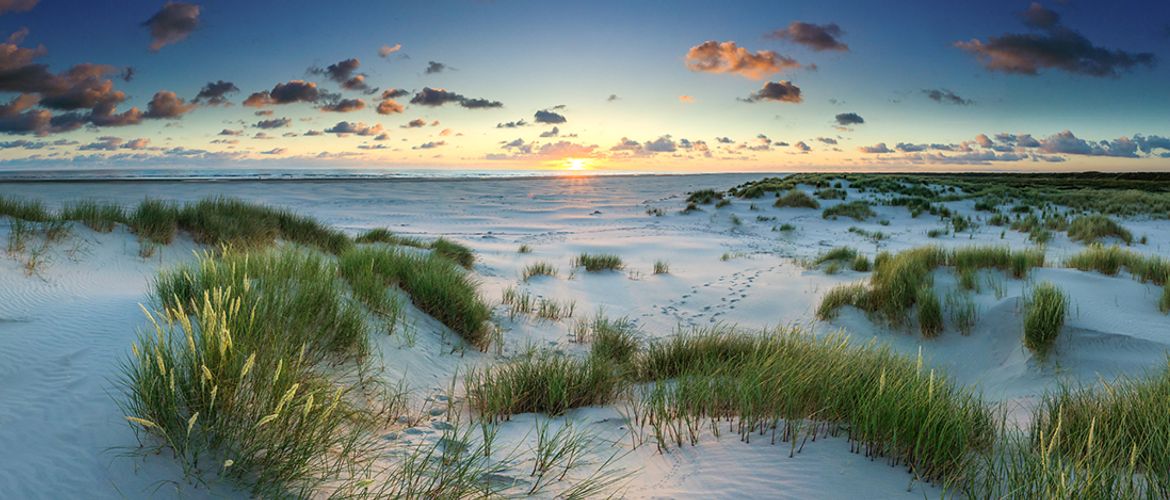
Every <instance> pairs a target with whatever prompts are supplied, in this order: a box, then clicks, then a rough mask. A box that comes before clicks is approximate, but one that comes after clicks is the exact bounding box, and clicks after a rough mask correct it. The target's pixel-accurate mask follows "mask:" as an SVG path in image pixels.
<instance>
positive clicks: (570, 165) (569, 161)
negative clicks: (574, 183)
mask: <svg viewBox="0 0 1170 500" xmlns="http://www.w3.org/2000/svg"><path fill="white" fill-rule="evenodd" d="M588 168H589V161H588V160H586V159H584V158H565V170H586V169H588Z"/></svg>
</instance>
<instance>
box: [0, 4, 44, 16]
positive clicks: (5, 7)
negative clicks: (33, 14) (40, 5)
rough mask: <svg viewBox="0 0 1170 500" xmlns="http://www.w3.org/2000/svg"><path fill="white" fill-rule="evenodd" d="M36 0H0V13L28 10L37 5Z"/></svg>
mask: <svg viewBox="0 0 1170 500" xmlns="http://www.w3.org/2000/svg"><path fill="white" fill-rule="evenodd" d="M37 1H38V0H0V15H4V14H7V13H9V12H28V11H30V10H32V8H33V7H36V6H37Z"/></svg>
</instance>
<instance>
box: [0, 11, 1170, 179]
mask: <svg viewBox="0 0 1170 500" xmlns="http://www.w3.org/2000/svg"><path fill="white" fill-rule="evenodd" d="M10 3H12V4H15V5H17V6H16V7H15V8H10V9H12V10H10V11H8V12H4V13H0V30H3V32H4V34H5V35H6V36H7V35H8V34H12V33H25V32H24V31H22V30H27V34H25V35H23V36H22V37H16V38H10V39H9V41H8V43H7V44H5V48H6V49H7V50H9V55H8V56H7V57H8V60H6V61H0V67H2V68H5V69H7V70H11V71H15V70H16V69H24V68H26V67H27V66H28V65H36V64H44V65H47V66H48V71H49V72H50V73H53V74H59V73H62V72H65V71H66V70H68V69H69V68H71V67H73V66H74V65H78V64H84V63H93V64H104V65H109V66H110V67H111V68H112V69H111V70H110V71H109V72H108V73H106V74H102V75H101V76H99V77H97V78H99V80H90V81H87V82H88V83H86V85H96V84H101V83H104V81H107V80H108V81H109V82H110V84H111V86H112V88H113V89H114V91H121V92H123V93H124V96H123V97H121V98H119V99H116V100H117V110H118V112H119V113H124V112H126V110H128V109H130V108H131V107H136V108H138V110H140V111H142V112H144V113H146V112H147V110H148V103H149V102H150V101H151V99H152V97H156V93H158V92H160V91H168V92H173V93H174V98H175V99H177V100H178V101H174V100H172V101H171V102H172V103H174V102H177V103H178V106H177V109H178V111H177V112H174V113H172V114H169V115H168V114H166V113H154V114H153V116H151V114H150V113H147V116H145V117H143V118H142V119H132V118H133V117H129V118H127V119H126V120H124V122H125V124H123V125H121V126H107V125H104V124H102V122H100V121H99V120H94V119H85V118H78V119H76V120H74V121H75V122H76V123H74V124H73V125H70V126H60V127H58V126H53V127H49V126H48V125H38V126H29V125H28V123H30V121H29V120H20V119H19V118H20V115H17V114H15V113H17V111H10V112H9V116H10V117H11V118H12V120H13V123H14V125H12V126H8V125H3V123H2V120H3V117H0V129H3V132H4V133H5V137H3V138H0V141H3V144H4V146H5V147H4V148H3V149H0V162H2V163H3V165H0V168H70V167H79V168H80V167H87V166H101V167H111V166H114V167H120V166H125V167H147V166H166V165H208V166H228V167H230V166H233V165H250V166H253V165H275V166H301V165H316V166H350V165H352V166H379V167H458V168H567V167H575V168H596V169H634V170H654V169H658V170H671V171H742V170H801V169H814V168H815V169H822V168H862V167H865V168H900V167H910V168H923V169H929V168H952V169H953V168H962V169H972V170H979V169H987V168H995V169H1052V168H1060V169H1081V170H1083V169H1125V170H1151V169H1168V168H1170V158H1167V157H1166V156H1168V155H1170V150H1168V149H1166V148H1165V147H1164V145H1165V144H1170V141H1167V140H1166V139H1165V137H1167V136H1170V120H1168V119H1167V117H1170V85H1167V83H1168V82H1170V69H1168V68H1167V62H1166V60H1167V57H1168V56H1170V50H1168V49H1170V3H1168V2H1164V1H1145V2H1140V1H1133V0H1129V1H1119V2H1109V3H1104V2H1090V1H1087V0H1080V1H1078V0H1068V1H1066V2H1056V1H1051V2H1040V3H1038V4H1036V5H1035V6H1033V5H1032V3H1031V2H1016V1H984V2H941V3H940V2H927V1H902V2H872V1H839V2H815V3H814V2H734V1H728V2H720V3H716V4H713V3H711V2H588V3H569V2H512V1H495V2H486V1H447V2H425V3H424V2H375V1H346V2H335V3H331V4H327V3H322V2H313V3H309V2H295V1H262V2H238V1H237V2H227V1H213V0H207V1H196V2H194V3H189V4H167V3H166V2H155V1H149V2H148V1H127V2H113V1H92V2H60V1H52V0H42V1H40V2H35V1H32V0H22V1H14V2H10ZM21 4H23V5H21ZM0 5H4V4H3V3H0ZM30 5H31V8H26V7H30ZM1028 9H1033V13H1034V14H1035V13H1039V14H1043V15H1044V16H1048V17H1042V19H1047V20H1048V21H1046V22H1047V23H1048V24H1046V25H1044V26H1039V25H1033V26H1026V25H1025V19H1024V12H1025V11H1026V10H1028ZM163 14H168V15H171V16H172V17H171V18H169V19H172V20H173V19H178V20H179V21H184V22H189V23H188V24H185V25H182V26H177V27H176V26H169V25H168V26H163V28H164V29H169V30H171V31H170V32H168V33H169V34H170V35H173V36H174V37H175V38H174V39H168V40H166V41H164V42H163V43H162V44H161V46H160V47H157V48H158V50H151V45H152V31H151V28H152V27H153V26H155V25H154V24H151V25H144V22H145V21H147V20H150V19H155V20H158V19H159V17H160V16H162V17H166V16H163ZM152 16H154V17H152ZM1053 16H1054V17H1053ZM1037 19H1041V18H1040V17H1038V18H1037ZM1053 19H1055V21H1053ZM797 22H799V23H807V26H812V28H811V29H817V30H828V31H829V32H833V33H836V34H835V35H833V39H834V40H835V41H836V42H838V43H840V44H844V45H847V46H848V49H847V50H823V49H824V47H817V46H815V45H814V44H810V43H808V42H801V41H798V40H796V39H795V37H794V36H791V35H790V36H789V37H788V38H782V37H779V38H778V37H774V36H772V37H770V36H767V35H768V34H769V33H773V32H775V31H776V30H785V29H788V28H789V27H790V26H791V25H792V23H797ZM834 26H835V27H836V28H839V30H837V31H833V29H832V28H833V27H834ZM789 33H792V31H789ZM1005 35H1018V36H1022V37H1030V38H1028V39H1027V41H1028V43H1034V44H1038V45H1039V49H1036V50H1041V51H1044V50H1047V51H1048V52H1042V53H1040V56H1037V55H1036V54H1038V53H1037V52H1035V51H1033V52H1029V50H1031V49H1032V48H1034V47H1031V46H1029V47H1023V48H1021V47H1019V46H1011V47H1008V48H1007V49H1005V50H1006V52H1002V51H1001V52H997V54H998V55H1000V56H1003V57H1011V58H1013V59H1012V60H1013V61H1017V60H1018V59H1015V58H1017V57H1024V65H1025V66H1028V65H1031V67H1032V69H1033V70H1034V72H1035V74H1027V72H1026V71H1024V72H1021V71H1018V70H1017V71H1014V72H1010V71H1004V70H1003V69H1002V68H999V69H997V68H994V67H992V66H994V65H993V64H992V63H989V62H988V59H986V57H985V58H981V57H979V55H980V54H979V53H978V51H977V50H972V49H970V48H968V49H966V50H964V49H963V48H960V47H958V46H956V43H957V42H968V43H970V42H971V41H973V40H974V41H978V43H980V44H983V46H984V47H989V46H991V45H992V44H993V43H994V39H995V37H1001V36H1005ZM1069 40H1074V41H1075V42H1076V43H1082V42H1083V45H1081V46H1079V47H1078V46H1076V44H1075V43H1073V44H1072V48H1071V49H1070V48H1069V47H1070V45H1069V44H1066V43H1064V42H1068V41H1069ZM706 41H713V42H717V43H723V44H727V43H731V44H734V45H733V47H735V48H736V49H737V50H738V49H742V50H745V51H746V53H747V54H749V55H751V56H758V55H760V53H761V52H762V51H763V52H767V53H768V54H770V55H767V56H766V57H767V58H773V59H770V60H782V61H783V60H794V61H795V62H794V63H793V64H794V65H797V66H799V67H788V66H784V67H770V68H765V69H766V71H765V73H764V74H762V75H761V74H749V72H743V71H726V72H717V71H698V70H695V69H694V66H693V65H692V64H691V63H693V62H694V61H695V59H694V58H693V55H694V53H693V52H692V50H693V49H694V48H698V47H699V46H700V45H701V44H703V43H704V42H706ZM396 44H401V49H400V50H399V51H397V52H395V53H393V54H390V55H389V56H387V57H384V58H383V57H380V56H379V54H378V49H379V48H380V47H382V46H394V45H396ZM1045 44H1048V45H1045ZM1053 44H1055V45H1053ZM39 46H43V47H44V52H43V54H42V53H38V54H37V55H36V56H35V57H33V58H24V59H20V58H16V57H14V56H13V55H12V52H11V50H15V49H17V48H23V49H30V50H35V49H36V48H37V47H39ZM818 48H821V49H822V50H817V49H818ZM1065 50H1072V51H1073V52H1071V53H1068V52H1061V51H1065ZM1078 50H1079V52H1077V51H1078ZM1013 51H1017V52H1013ZM1052 51H1056V52H1052ZM1094 51H1096V52H1094ZM1020 54H1022V56H1021V55H1020ZM1101 54H1104V56H1101ZM689 57H691V58H689ZM1046 57H1047V58H1050V59H1044V58H1046ZM1052 57H1056V58H1058V59H1060V60H1058V61H1055V62H1053V61H1052V60H1051V58H1052ZM1094 57H1103V59H1094ZM350 58H356V59H358V60H359V61H360V65H359V66H358V67H357V69H356V70H354V71H353V72H352V73H353V74H363V75H365V78H366V80H365V81H366V82H367V84H368V85H369V86H370V87H377V88H379V89H380V90H385V89H388V88H396V89H403V90H405V91H406V93H405V94H404V95H402V96H399V97H395V98H393V100H394V102H396V103H398V104H400V105H401V106H402V111H401V112H395V113H391V114H381V113H378V112H377V111H376V108H377V107H378V104H379V103H380V102H381V101H382V100H383V99H382V96H381V95H380V92H377V93H363V92H360V91H350V90H344V89H342V88H341V87H340V82H339V81H332V80H330V79H329V78H328V77H327V75H324V74H320V73H319V72H318V73H314V72H311V71H310V68H325V67H327V66H329V65H330V64H334V63H338V62H339V61H343V60H346V59H350ZM1061 58H1063V59H1061ZM1127 59H1128V60H1130V61H1131V62H1129V63H1125V62H1124V61H1125V60H1127ZM431 61H434V62H438V63H441V64H443V65H444V68H445V69H444V70H442V71H439V72H433V73H427V72H426V68H427V67H428V64H429V63H430V62H431ZM1069 61H1072V63H1078V61H1079V62H1081V63H1083V62H1085V61H1088V62H1089V63H1092V64H1102V65H1104V68H1103V69H1101V70H1100V71H1098V72H1097V74H1092V72H1090V71H1087V70H1084V69H1076V68H1073V69H1070V68H1069V66H1068V65H1067V64H1065V65H1063V66H1062V63H1069ZM1132 61H1137V62H1132ZM714 62H716V63H724V62H727V61H722V60H720V61H714ZM124 68H133V72H134V76H133V78H132V79H131V80H129V81H125V80H123V79H122V78H120V71H123V70H124ZM1082 68H1083V66H1082ZM2 73H3V72H2V71H0V91H3V90H6V91H7V92H3V93H4V94H5V97H3V98H0V100H3V101H5V102H8V101H13V100H15V99H18V98H20V97H21V95H22V94H31V95H33V96H36V98H39V104H35V105H33V106H32V107H27V106H25V107H20V108H19V110H20V111H19V112H22V113H42V114H45V116H50V115H51V116H57V115H63V114H67V113H70V112H73V113H80V114H83V115H84V114H86V113H87V112H88V111H87V110H86V109H84V108H76V109H74V108H70V109H64V108H61V106H59V105H57V106H56V107H54V105H53V104H52V101H53V95H51V94H52V93H53V92H59V90H45V91H39V90H36V91H34V90H35V89H34V90H29V89H24V88H19V89H18V88H17V87H19V85H17V84H15V83H13V84H6V83H5V76H4V75H3V74H2ZM221 80H222V81H226V82H231V83H232V84H233V85H234V86H235V87H236V88H238V91H237V92H233V93H229V94H226V95H225V96H224V97H225V98H226V99H227V100H228V101H230V103H231V104H232V105H230V106H212V105H207V104H206V103H202V104H199V105H194V106H192V105H191V103H192V99H193V98H194V97H195V96H196V95H197V94H198V93H199V92H200V89H201V88H203V87H204V86H205V85H207V84H208V83H209V82H217V81H221ZM298 80H303V81H306V82H311V83H312V84H314V86H315V88H316V89H318V90H319V91H321V95H320V96H318V97H316V98H314V99H313V100H303V101H300V102H295V103H291V104H275V105H270V106H265V107H263V108H256V107H250V106H244V105H242V103H243V101H244V100H245V98H247V97H248V96H249V95H251V94H253V93H255V92H260V91H265V90H273V87H274V86H275V85H276V84H278V83H287V82H291V81H298ZM768 82H789V83H790V84H791V85H794V86H796V87H799V89H800V97H801V98H800V102H792V101H791V100H787V101H786V100H776V99H767V98H759V99H755V102H745V98H747V97H748V96H749V95H751V94H752V93H754V92H757V91H759V90H761V88H762V87H763V86H764V85H765V84H766V83H768ZM424 88H432V89H446V90H448V91H451V92H454V93H458V94H460V95H461V96H464V97H465V98H468V99H472V98H482V99H486V100H487V101H491V102H498V103H500V105H499V106H492V107H487V108H478V109H468V108H466V107H463V106H461V105H459V102H460V101H450V102H447V103H445V104H442V105H439V106H426V105H423V104H411V103H410V102H409V101H410V100H411V99H412V97H413V96H414V95H416V94H417V93H419V92H420V91H422V89H424ZM927 90H939V91H946V92H950V93H952V95H954V96H957V99H961V102H963V103H965V104H956V103H955V101H948V102H950V103H947V102H938V101H935V100H932V99H931V98H929V96H928V94H927V93H926V92H925V91H927ZM37 92H41V93H37ZM611 95H616V96H617V99H614V100H610V99H608V98H609V97H610V96H611ZM682 96H688V97H686V98H685V99H686V100H685V101H684V98H683V97H682ZM27 99H28V101H27V102H36V99H35V98H34V97H27ZM341 99H351V100H356V99H360V100H361V101H362V103H363V104H362V105H363V107H362V109H360V110H356V111H352V112H346V113H338V112H328V111H324V110H323V109H324V108H325V107H326V105H327V104H328V103H330V102H336V101H338V100H341ZM13 102H15V101H13ZM538 110H549V111H551V112H553V113H556V114H557V115H560V116H561V117H563V118H564V120H565V121H564V122H562V123H548V124H534V123H533V122H534V121H535V119H534V114H535V113H536V112H537V111H538ZM257 111H261V112H266V113H267V112H270V114H267V115H265V116H258V115H257V114H256V112H257ZM46 113H47V114H46ZM843 113H854V114H856V115H859V116H860V117H863V119H864V123H860V124H846V125H842V124H840V123H838V122H837V121H836V116H837V115H838V114H843ZM274 118H288V123H289V124H288V126H285V127H279V128H275V129H261V128H258V127H257V126H256V124H257V122H259V121H261V120H267V119H274ZM521 119H523V120H525V122H527V123H528V125H526V126H522V127H514V128H502V127H497V124H504V123H507V122H514V121H518V120H521ZM58 120H60V121H66V120H65V119H64V118H60V119H58ZM412 120H421V121H422V122H425V123H426V125H424V126H421V127H412V128H406V127H404V126H405V125H407V124H408V123H410V122H411V121H412ZM342 121H344V122H349V123H351V124H356V123H361V124H363V126H365V127H366V128H365V129H364V130H367V131H369V133H367V134H366V135H360V134H343V133H336V132H326V131H327V130H331V129H332V130H335V131H336V130H343V128H338V127H336V124H337V123H338V122H342ZM436 122H437V123H436ZM37 123H42V124H43V123H47V122H43V121H42V122H37ZM553 126H555V127H556V128H557V134H556V136H552V135H551V132H552V128H553ZM225 130H226V131H230V132H232V133H234V135H220V133H221V131H225ZM375 131H376V133H375ZM1066 131H1067V132H1066ZM236 132H238V133H236ZM257 133H263V134H265V135H266V136H268V137H267V138H266V137H265V136H260V138H257V137H256V134H257ZM542 134H543V135H545V137H541V135H542ZM980 134H984V135H985V136H986V137H985V138H980V137H979V135H980ZM996 134H1011V135H1015V136H1017V137H1018V136H1022V135H1029V136H1030V137H1031V138H1032V139H1034V140H1035V141H1022V140H1016V139H1009V138H1008V137H1009V136H1008V135H1001V136H1000V137H999V138H997V137H996ZM761 137H766V139H763V138H761ZM719 138H727V139H729V140H730V142H720V141H719ZM1101 141H1105V142H1101ZM1033 142H1034V145H1032V143H1033ZM635 143H636V144H635ZM834 143H835V144H834ZM899 143H901V144H903V145H905V147H904V148H899V147H897V145H898V144H899ZM623 144H624V145H625V146H624V147H623V146H622V145H623ZM883 144H884V145H885V146H884V147H879V145H883ZM932 145H933V146H932ZM934 146H937V147H934ZM887 151H888V152H887Z"/></svg>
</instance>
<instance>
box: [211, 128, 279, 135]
mask: <svg viewBox="0 0 1170 500" xmlns="http://www.w3.org/2000/svg"><path fill="white" fill-rule="evenodd" d="M261 128H269V127H261ZM243 133H244V131H243V130H232V129H230V128H225V129H223V130H220V131H219V135H243Z"/></svg>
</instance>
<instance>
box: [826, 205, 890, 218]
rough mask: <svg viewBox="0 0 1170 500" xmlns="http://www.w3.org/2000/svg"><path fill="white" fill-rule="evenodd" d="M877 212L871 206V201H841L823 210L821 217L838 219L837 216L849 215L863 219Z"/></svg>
mask: <svg viewBox="0 0 1170 500" xmlns="http://www.w3.org/2000/svg"><path fill="white" fill-rule="evenodd" d="M876 215H877V214H876V213H874V211H873V209H872V208H870V206H869V203H866V202H864V201H851V202H849V203H840V204H837V205H833V206H831V207H829V208H826V209H825V210H824V211H823V212H821V217H823V218H825V219H836V218H837V217H849V218H852V219H853V220H857V221H863V220H865V219H868V218H870V217H874V216H876Z"/></svg>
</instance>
